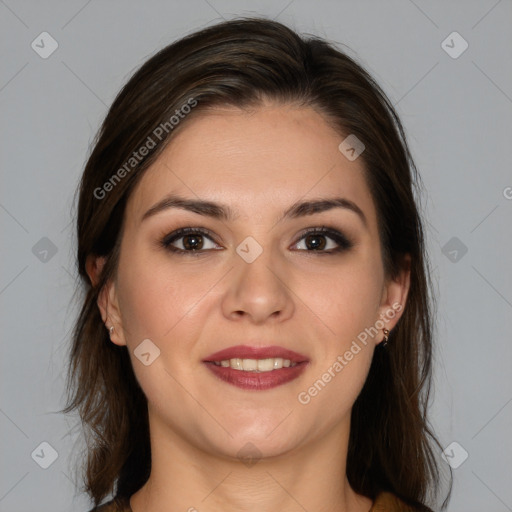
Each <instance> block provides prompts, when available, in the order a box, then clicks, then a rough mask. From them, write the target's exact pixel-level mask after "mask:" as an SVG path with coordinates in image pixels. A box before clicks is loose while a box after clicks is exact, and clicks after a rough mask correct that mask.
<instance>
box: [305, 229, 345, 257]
mask: <svg viewBox="0 0 512 512" xmlns="http://www.w3.org/2000/svg"><path fill="white" fill-rule="evenodd" d="M329 239H330V242H329ZM297 246H302V248H299V250H304V249H305V250H306V252H319V253H325V254H332V253H338V252H342V251H345V250H348V249H350V248H351V247H352V246H353V244H352V243H351V242H350V241H349V240H348V239H347V238H346V237H345V235H343V233H341V232H340V231H337V230H336V229H332V228H328V227H324V226H322V227H318V228H311V229H308V230H307V231H305V232H303V233H302V236H301V238H300V242H297V243H296V244H295V247H297Z"/></svg>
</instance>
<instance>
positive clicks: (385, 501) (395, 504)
mask: <svg viewBox="0 0 512 512" xmlns="http://www.w3.org/2000/svg"><path fill="white" fill-rule="evenodd" d="M424 510H425V511H426V510H429V509H428V508H426V507H425V508H423V507H422V508H421V509H419V508H416V507H412V506H410V505H407V503H405V502H404V501H402V500H401V499H399V498H398V497H397V496H396V495H394V494H393V493H391V492H381V493H379V494H378V495H377V497H376V498H375V501H374V502H373V506H372V508H371V509H370V510H369V512H423V511H424Z"/></svg>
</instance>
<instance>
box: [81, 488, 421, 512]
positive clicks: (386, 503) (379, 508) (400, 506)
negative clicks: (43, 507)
mask: <svg viewBox="0 0 512 512" xmlns="http://www.w3.org/2000/svg"><path fill="white" fill-rule="evenodd" d="M414 511H415V509H413V508H411V507H410V506H408V505H406V504H405V503H404V502H403V501H401V500H400V499H398V498H397V497H396V496H395V495H394V494H392V493H390V492H381V493H380V494H379V495H378V496H377V498H376V499H375V501H374V502H373V505H372V508H371V509H370V510H369V511H368V512H414ZM89 512H133V511H132V509H131V507H130V500H129V498H122V497H116V498H114V499H113V500H111V501H109V502H108V503H104V504H103V505H100V506H99V507H96V508H94V509H92V510H90V511H89Z"/></svg>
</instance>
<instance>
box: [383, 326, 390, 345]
mask: <svg viewBox="0 0 512 512" xmlns="http://www.w3.org/2000/svg"><path fill="white" fill-rule="evenodd" d="M382 332H383V333H384V341H383V342H382V346H383V347H386V346H387V344H388V340H389V331H388V329H382Z"/></svg>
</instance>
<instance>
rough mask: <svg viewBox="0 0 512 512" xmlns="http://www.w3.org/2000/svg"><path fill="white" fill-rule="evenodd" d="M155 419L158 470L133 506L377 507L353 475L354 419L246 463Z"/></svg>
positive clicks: (345, 511) (247, 511)
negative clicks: (349, 472) (349, 460)
mask: <svg viewBox="0 0 512 512" xmlns="http://www.w3.org/2000/svg"><path fill="white" fill-rule="evenodd" d="M150 421H151V420H150ZM151 422H152V425H151V428H150V432H151V452H152V461H151V464H152V467H151V475H150V477H149V479H148V481H147V482H146V484H145V485H144V486H143V487H142V488H141V489H140V490H139V491H137V492H136V493H135V494H134V495H133V496H132V498H131V500H130V504H131V508H132V510H133V512H168V511H169V510H182V511H187V512H203V511H205V510H208V511H209V512H217V511H218V512H235V511H236V512H261V510H265V511H266V512H296V511H297V510H317V511H326V512H327V511H332V512H349V511H350V512H368V510H369V509H370V507H371V505H372V501H371V500H370V499H369V498H366V497H364V496H360V495H358V494H356V493H355V492H354V491H353V490H352V488H351V487H350V485H349V483H348V480H347V478H346V455H347V447H348V432H349V428H350V426H349V425H348V428H347V425H345V428H340V429H336V430H333V431H331V432H329V433H327V434H326V435H325V436H324V437H322V438H321V440H319V441H317V442H316V443H314V444H312V443H310V444H308V445H305V446H302V447H300V448H296V449H294V450H291V451H289V452H287V453H283V454H280V455H279V456H276V457H262V458H261V459H259V458H257V457H256V458H255V459H253V460H252V461H249V460H243V461H242V460H238V459H236V458H227V457H225V456H222V455H220V454H212V453H207V452H206V451H204V450H201V449H199V448H197V446H195V445H192V444H191V443H188V442H186V441H185V440H184V438H183V436H178V435H176V433H173V432H171V431H170V429H169V428H168V426H165V425H164V424H163V423H162V422H160V421H158V420H154V419H153V421H151ZM340 440H341V442H340ZM243 444H245V443H242V445H243Z"/></svg>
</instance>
